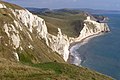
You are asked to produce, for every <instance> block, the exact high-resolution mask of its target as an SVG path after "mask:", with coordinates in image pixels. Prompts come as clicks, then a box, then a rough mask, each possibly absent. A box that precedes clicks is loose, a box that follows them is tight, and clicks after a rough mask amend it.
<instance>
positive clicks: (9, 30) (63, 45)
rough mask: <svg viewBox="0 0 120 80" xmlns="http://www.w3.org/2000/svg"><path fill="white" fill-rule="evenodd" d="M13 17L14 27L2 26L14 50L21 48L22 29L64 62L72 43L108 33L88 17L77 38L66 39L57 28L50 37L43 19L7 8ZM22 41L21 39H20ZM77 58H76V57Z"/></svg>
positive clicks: (25, 11)
mask: <svg viewBox="0 0 120 80" xmlns="http://www.w3.org/2000/svg"><path fill="white" fill-rule="evenodd" d="M0 8H6V6H5V5H4V4H0ZM8 9H9V10H10V11H11V12H12V13H13V15H14V16H15V17H16V20H14V21H13V23H14V25H13V24H12V23H9V24H4V27H3V28H4V31H5V33H6V34H7V36H8V37H9V38H10V39H11V41H12V45H14V47H13V48H14V49H17V48H19V47H20V48H21V39H22V38H21V37H20V33H19V32H20V31H24V29H27V32H26V33H27V35H28V37H29V38H30V39H31V41H32V40H33V39H32V37H31V35H30V33H31V34H32V33H33V32H36V34H37V35H36V37H37V38H38V39H41V38H43V39H45V41H46V44H47V45H48V46H49V47H50V48H51V49H52V50H53V51H56V52H58V53H59V54H60V55H62V56H63V59H64V60H65V61H67V60H68V58H69V46H70V43H72V42H77V41H80V40H82V39H84V38H86V37H88V36H90V35H94V34H98V33H100V32H102V31H109V28H108V26H107V24H105V23H98V22H96V21H93V20H91V19H90V17H88V18H87V20H85V23H84V28H83V29H82V31H81V32H80V35H79V37H78V38H72V39H68V37H67V36H66V35H63V34H62V32H61V29H59V28H58V34H57V36H54V35H51V34H49V33H48V31H47V26H46V24H45V21H44V19H42V18H40V17H38V16H36V15H33V14H32V13H30V12H29V11H28V10H26V9H21V10H17V9H15V10H13V9H10V8H8ZM89 24H92V25H94V27H91V26H89ZM22 40H23V39H22ZM28 47H29V48H30V49H33V46H32V45H29V46H28ZM21 50H23V49H21ZM14 54H15V56H16V59H17V61H19V56H18V54H17V53H14ZM76 58H77V57H76Z"/></svg>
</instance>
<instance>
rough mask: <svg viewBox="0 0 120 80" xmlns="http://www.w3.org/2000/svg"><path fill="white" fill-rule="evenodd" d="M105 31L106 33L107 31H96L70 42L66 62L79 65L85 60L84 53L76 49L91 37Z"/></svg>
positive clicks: (102, 33)
mask: <svg viewBox="0 0 120 80" xmlns="http://www.w3.org/2000/svg"><path fill="white" fill-rule="evenodd" d="M105 33H107V32H99V33H96V34H92V35H89V36H87V37H85V38H83V39H81V40H80V41H77V42H72V43H71V44H70V46H69V52H70V55H69V59H68V62H69V63H71V64H75V65H77V66H81V64H82V63H83V62H84V60H85V57H84V55H85V54H82V53H78V52H77V50H78V49H79V48H80V47H81V46H83V45H85V44H87V43H88V42H89V41H90V40H91V39H92V38H95V37H98V36H101V35H104V34H105Z"/></svg>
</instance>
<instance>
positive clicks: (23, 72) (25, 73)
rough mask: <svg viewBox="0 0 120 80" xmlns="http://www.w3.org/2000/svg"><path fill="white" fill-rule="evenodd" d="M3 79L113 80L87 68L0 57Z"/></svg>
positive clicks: (0, 75) (0, 73)
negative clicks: (24, 62)
mask: <svg viewBox="0 0 120 80" xmlns="http://www.w3.org/2000/svg"><path fill="white" fill-rule="evenodd" d="M0 79H1V80H112V79H111V78H109V77H106V76H104V75H102V74H99V73H97V72H95V71H91V70H89V69H87V68H82V67H77V66H74V65H70V64H65V63H57V62H49V63H40V64H31V65H23V64H21V63H13V62H10V61H7V60H5V59H0Z"/></svg>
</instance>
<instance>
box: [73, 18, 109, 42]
mask: <svg viewBox="0 0 120 80" xmlns="http://www.w3.org/2000/svg"><path fill="white" fill-rule="evenodd" d="M106 31H110V29H109V27H108V25H107V23H98V22H96V21H94V20H91V19H90V16H88V17H87V19H86V20H85V21H84V27H83V29H82V30H81V31H80V35H79V37H78V38H75V39H74V38H73V39H72V41H71V43H72V42H78V41H81V40H82V39H84V38H86V37H89V36H92V35H95V34H99V33H102V32H106Z"/></svg>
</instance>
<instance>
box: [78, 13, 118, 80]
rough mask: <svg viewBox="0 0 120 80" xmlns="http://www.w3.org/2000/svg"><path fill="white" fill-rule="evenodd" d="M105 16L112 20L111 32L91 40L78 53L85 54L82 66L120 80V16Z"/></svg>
mask: <svg viewBox="0 0 120 80" xmlns="http://www.w3.org/2000/svg"><path fill="white" fill-rule="evenodd" d="M104 15H105V16H108V17H109V19H110V21H109V23H108V24H109V27H110V29H111V32H109V33H106V34H105V35H102V36H99V37H95V38H93V39H91V40H90V41H89V42H88V43H87V44H85V45H84V46H81V47H80V48H79V49H78V52H79V53H82V54H83V53H84V57H85V61H84V62H83V63H82V66H85V67H88V68H90V69H93V70H96V71H98V72H101V73H103V74H106V75H109V76H112V77H113V78H115V79H117V80H120V14H104Z"/></svg>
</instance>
